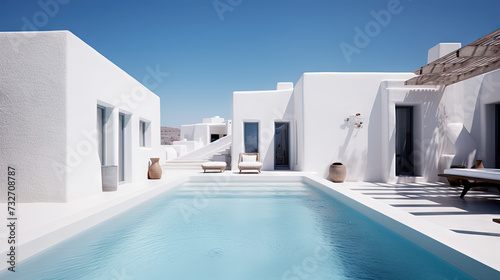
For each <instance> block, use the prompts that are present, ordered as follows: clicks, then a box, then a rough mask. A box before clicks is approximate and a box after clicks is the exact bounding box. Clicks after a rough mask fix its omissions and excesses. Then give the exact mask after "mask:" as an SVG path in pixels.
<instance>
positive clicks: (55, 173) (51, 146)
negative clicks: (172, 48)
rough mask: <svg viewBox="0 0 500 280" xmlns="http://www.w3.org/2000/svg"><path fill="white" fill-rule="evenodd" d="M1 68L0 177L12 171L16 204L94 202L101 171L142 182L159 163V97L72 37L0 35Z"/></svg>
mask: <svg viewBox="0 0 500 280" xmlns="http://www.w3.org/2000/svg"><path fill="white" fill-rule="evenodd" d="M0 65H1V67H0V115H1V116H2V118H1V121H0V131H2V133H1V134H0V142H1V143H2V148H1V149H0V158H1V159H2V160H1V161H0V170H4V171H5V170H7V168H8V167H9V166H10V167H13V168H15V169H16V172H17V180H18V181H17V182H18V186H19V187H18V188H17V197H18V198H19V199H18V200H19V201H20V202H64V201H69V200H73V199H76V198H81V197H84V196H90V195H93V194H97V193H99V192H101V191H102V176H101V166H116V168H114V171H113V168H110V169H108V171H106V172H110V171H109V170H112V171H111V173H109V174H107V175H108V176H110V177H111V178H115V180H118V181H119V182H120V183H121V184H126V183H136V182H141V181H144V180H147V179H148V178H147V171H148V164H149V158H150V157H162V158H164V152H162V151H161V150H160V102H159V97H158V96H156V95H155V94H153V93H152V92H150V91H149V90H148V89H147V88H146V87H144V86H143V85H142V84H140V83H139V82H137V81H136V80H135V79H134V78H132V77H131V76H129V75H128V74H127V73H125V72H124V71H123V70H121V69H120V68H118V67H117V66H116V65H114V64H113V63H112V62H110V61H109V60H107V59H106V58H105V57H103V56H102V55H100V54H99V53H98V52H96V51H95V50H94V49H92V48H91V47H90V46H88V45H87V44H85V43H84V42H83V41H81V40H80V39H79V38H77V37H76V36H75V35H73V34H72V33H70V32H68V31H54V32H8V33H0ZM104 169H106V168H104ZM108 179H109V178H108ZM120 187H122V185H120V186H119V188H120ZM5 192H6V188H2V195H1V196H2V199H5V198H6V193H5Z"/></svg>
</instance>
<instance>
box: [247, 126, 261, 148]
mask: <svg viewBox="0 0 500 280" xmlns="http://www.w3.org/2000/svg"><path fill="white" fill-rule="evenodd" d="M244 134H245V135H244V136H245V140H244V141H245V153H258V152H259V123H245V124H244Z"/></svg>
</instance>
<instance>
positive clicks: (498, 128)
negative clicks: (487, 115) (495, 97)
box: [495, 104, 500, 168]
mask: <svg viewBox="0 0 500 280" xmlns="http://www.w3.org/2000/svg"><path fill="white" fill-rule="evenodd" d="M495 168H500V104H496V105H495Z"/></svg>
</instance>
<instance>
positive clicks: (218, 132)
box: [181, 116, 232, 147]
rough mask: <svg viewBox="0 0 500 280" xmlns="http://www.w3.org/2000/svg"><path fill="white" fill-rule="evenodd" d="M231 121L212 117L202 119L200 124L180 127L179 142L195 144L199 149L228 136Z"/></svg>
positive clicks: (230, 130) (230, 129)
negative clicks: (192, 142)
mask: <svg viewBox="0 0 500 280" xmlns="http://www.w3.org/2000/svg"><path fill="white" fill-rule="evenodd" d="M231 124H232V122H231V120H227V121H225V120H224V118H221V117H219V116H214V117H211V118H204V119H203V122H202V123H197V124H187V125H182V126H181V140H184V141H194V142H197V143H198V145H199V147H203V146H205V145H207V144H209V143H212V142H214V141H217V140H219V139H220V138H222V137H225V136H227V135H230V134H231V132H232V126H231Z"/></svg>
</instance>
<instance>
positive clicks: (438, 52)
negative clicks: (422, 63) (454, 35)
mask: <svg viewBox="0 0 500 280" xmlns="http://www.w3.org/2000/svg"><path fill="white" fill-rule="evenodd" d="M461 47H462V44H461V43H439V44H437V45H435V46H434V47H432V48H431V49H430V50H429V51H428V52H427V64H429V63H431V62H433V61H434V60H437V59H438V58H441V57H443V56H445V55H447V54H449V53H451V52H452V51H456V50H458V49H460V48H461Z"/></svg>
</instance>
